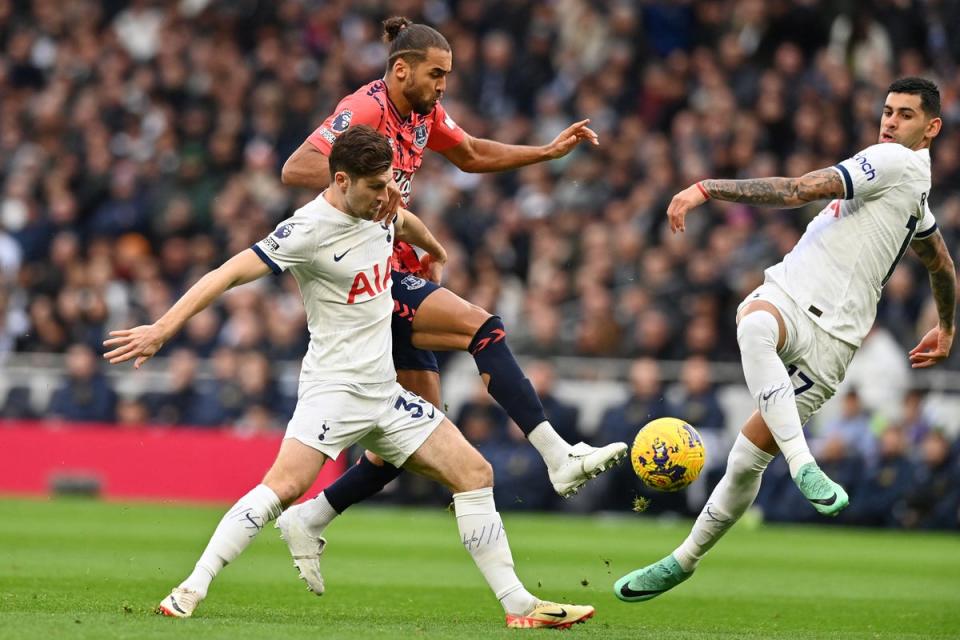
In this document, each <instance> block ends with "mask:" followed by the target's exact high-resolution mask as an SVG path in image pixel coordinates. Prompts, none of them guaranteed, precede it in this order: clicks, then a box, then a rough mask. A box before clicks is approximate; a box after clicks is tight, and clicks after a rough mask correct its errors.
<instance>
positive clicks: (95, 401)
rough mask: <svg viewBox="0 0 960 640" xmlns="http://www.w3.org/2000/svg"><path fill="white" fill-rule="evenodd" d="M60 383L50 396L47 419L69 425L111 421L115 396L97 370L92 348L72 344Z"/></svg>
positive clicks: (96, 359)
mask: <svg viewBox="0 0 960 640" xmlns="http://www.w3.org/2000/svg"><path fill="white" fill-rule="evenodd" d="M66 365H67V371H66V379H65V380H64V381H63V384H62V385H61V386H60V387H59V388H58V389H57V390H56V391H54V393H53V397H52V398H51V399H50V405H49V406H48V407H47V416H49V417H51V418H60V419H62V420H67V421H70V422H113V420H114V416H115V413H114V412H115V409H116V404H117V394H116V393H115V392H114V391H113V389H111V388H110V384H109V383H108V382H107V379H106V378H105V377H104V376H103V374H102V373H101V372H100V371H99V366H98V365H99V359H98V358H97V356H96V354H94V352H93V349H91V348H90V347H88V346H87V345H83V344H75V345H73V346H71V347H70V348H69V349H67V360H66Z"/></svg>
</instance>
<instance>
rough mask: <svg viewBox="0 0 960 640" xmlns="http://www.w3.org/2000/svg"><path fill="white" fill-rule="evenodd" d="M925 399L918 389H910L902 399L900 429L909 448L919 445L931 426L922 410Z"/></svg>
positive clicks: (924, 395)
mask: <svg viewBox="0 0 960 640" xmlns="http://www.w3.org/2000/svg"><path fill="white" fill-rule="evenodd" d="M925 399H926V394H925V393H924V392H923V391H922V390H920V389H911V390H910V391H908V392H907V395H906V396H904V398H903V409H902V410H901V411H900V428H901V429H903V435H904V437H905V438H906V439H907V443H908V444H909V445H910V446H911V447H913V446H916V445H919V444H920V442H922V441H923V439H924V438H925V437H926V436H927V433H929V431H930V429H931V427H932V426H933V425H932V422H931V420H930V418H929V416H927V414H926V412H925V411H924V409H923V401H924V400H925Z"/></svg>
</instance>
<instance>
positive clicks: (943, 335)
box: [909, 231, 957, 369]
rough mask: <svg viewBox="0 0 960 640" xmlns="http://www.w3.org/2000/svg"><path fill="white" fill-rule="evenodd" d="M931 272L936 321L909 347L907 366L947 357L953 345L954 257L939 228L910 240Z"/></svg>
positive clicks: (927, 364)
mask: <svg viewBox="0 0 960 640" xmlns="http://www.w3.org/2000/svg"><path fill="white" fill-rule="evenodd" d="M910 246H911V247H912V248H913V250H914V252H916V254H917V255H918V256H919V257H920V261H921V262H923V266H925V267H926V268H927V271H929V272H930V288H931V289H932V290H933V301H934V302H935V303H936V305H937V315H938V316H939V321H938V322H937V326H935V327H934V328H933V329H930V331H928V332H927V333H926V334H925V335H924V336H923V338H921V339H920V342H919V343H918V344H917V346H915V347H914V348H913V349H911V350H910V354H909V356H910V366H911V367H913V368H914V369H924V368H926V367H932V366H933V365H935V364H937V363H938V362H942V361H943V360H946V359H947V357H948V356H949V355H950V349H951V348H952V346H953V335H954V331H955V328H954V317H955V309H956V304H957V273H956V270H955V268H954V266H953V259H952V258H951V257H950V252H949V251H948V250H947V245H946V243H945V242H944V241H943V236H942V235H940V232H939V231H934V232H933V233H932V234H930V235H929V236H927V237H926V238H918V239H916V240H914V241H913V242H911V243H910Z"/></svg>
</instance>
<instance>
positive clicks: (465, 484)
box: [456, 452, 493, 493]
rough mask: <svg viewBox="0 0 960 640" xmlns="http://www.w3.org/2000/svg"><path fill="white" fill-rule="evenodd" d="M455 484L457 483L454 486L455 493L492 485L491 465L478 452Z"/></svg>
mask: <svg viewBox="0 0 960 640" xmlns="http://www.w3.org/2000/svg"><path fill="white" fill-rule="evenodd" d="M457 484H458V485H459V486H458V487H456V492H457V493H459V492H462V491H474V490H476V489H485V488H486V487H492V486H493V467H492V466H491V465H490V463H489V462H487V460H486V459H485V458H484V457H483V456H481V455H480V454H479V452H478V453H477V454H476V455H475V456H473V458H472V459H471V460H470V462H469V463H468V464H467V465H466V468H465V469H464V472H463V474H462V478H461V479H460V482H458V483H457Z"/></svg>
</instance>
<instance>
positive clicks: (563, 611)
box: [543, 609, 567, 618]
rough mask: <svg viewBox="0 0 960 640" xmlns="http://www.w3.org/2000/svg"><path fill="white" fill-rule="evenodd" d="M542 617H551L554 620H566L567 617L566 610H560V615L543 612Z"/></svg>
mask: <svg viewBox="0 0 960 640" xmlns="http://www.w3.org/2000/svg"><path fill="white" fill-rule="evenodd" d="M543 615H545V616H553V617H554V618H566V617H567V610H566V609H560V613H554V612H553V611H544V612H543Z"/></svg>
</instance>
